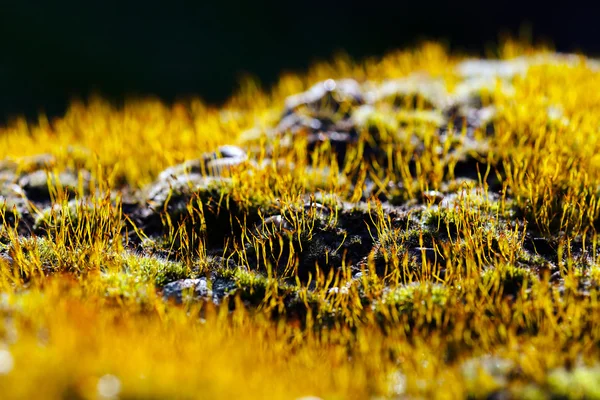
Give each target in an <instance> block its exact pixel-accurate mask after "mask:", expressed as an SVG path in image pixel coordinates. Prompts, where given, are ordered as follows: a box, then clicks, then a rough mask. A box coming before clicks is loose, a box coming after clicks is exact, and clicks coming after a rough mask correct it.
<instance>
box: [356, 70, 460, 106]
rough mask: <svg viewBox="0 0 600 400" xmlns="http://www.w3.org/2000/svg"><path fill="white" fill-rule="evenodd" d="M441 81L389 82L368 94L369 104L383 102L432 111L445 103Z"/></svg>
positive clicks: (427, 79)
mask: <svg viewBox="0 0 600 400" xmlns="http://www.w3.org/2000/svg"><path fill="white" fill-rule="evenodd" d="M447 97H448V95H447V93H446V88H445V85H444V83H443V81H440V80H433V79H430V78H424V77H420V76H411V77H407V78H402V79H396V80H389V81H386V82H384V83H382V84H381V85H379V86H378V87H376V88H375V89H374V90H372V91H371V92H369V94H368V96H367V99H368V102H369V103H379V102H385V103H388V104H393V105H394V106H395V107H398V108H403V109H409V110H414V109H420V110H432V109H438V108H443V107H444V106H445V105H446V103H447Z"/></svg>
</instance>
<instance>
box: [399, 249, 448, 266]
mask: <svg viewBox="0 0 600 400" xmlns="http://www.w3.org/2000/svg"><path fill="white" fill-rule="evenodd" d="M408 253H409V255H410V256H412V257H413V258H414V259H415V262H416V264H417V265H423V264H424V263H425V262H427V263H428V264H429V265H430V266H432V265H437V264H438V263H440V262H441V261H443V260H444V257H443V256H442V255H441V254H439V253H438V252H437V251H436V250H435V249H434V248H432V247H413V248H412V249H410V250H409V252H408Z"/></svg>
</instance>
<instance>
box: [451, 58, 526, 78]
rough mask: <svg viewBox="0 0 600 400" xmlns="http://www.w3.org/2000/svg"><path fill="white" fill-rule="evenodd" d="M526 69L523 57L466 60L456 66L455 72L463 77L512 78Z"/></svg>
mask: <svg viewBox="0 0 600 400" xmlns="http://www.w3.org/2000/svg"><path fill="white" fill-rule="evenodd" d="M527 69H528V63H527V60H525V59H523V58H517V59H514V60H467V61H463V62H461V63H459V64H458V65H457V66H456V72H457V73H458V74H459V75H460V76H462V77H463V78H465V79H469V78H503V79H512V78H514V77H515V76H516V75H519V74H524V73H525V72H527Z"/></svg>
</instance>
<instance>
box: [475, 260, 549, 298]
mask: <svg viewBox="0 0 600 400" xmlns="http://www.w3.org/2000/svg"><path fill="white" fill-rule="evenodd" d="M537 281H538V278H537V276H536V275H535V273H533V272H532V271H530V270H528V269H525V268H520V267H515V266H512V265H498V266H496V267H493V268H488V269H486V270H485V271H483V273H482V275H481V284H482V285H483V287H484V288H485V290H486V291H487V292H488V293H490V294H492V293H494V294H495V293H501V294H503V295H505V296H516V295H518V294H519V292H520V291H521V288H522V287H523V285H524V284H525V283H527V285H528V286H529V287H530V288H531V285H532V284H534V283H535V282H537Z"/></svg>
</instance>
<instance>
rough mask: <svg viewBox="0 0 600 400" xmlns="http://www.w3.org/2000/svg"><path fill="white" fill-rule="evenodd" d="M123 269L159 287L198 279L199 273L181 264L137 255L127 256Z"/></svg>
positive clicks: (124, 258)
mask: <svg viewBox="0 0 600 400" xmlns="http://www.w3.org/2000/svg"><path fill="white" fill-rule="evenodd" d="M123 267H124V270H125V271H128V272H129V273H131V274H134V275H137V276H138V277H139V278H140V280H141V281H142V282H152V283H153V284H154V285H156V286H157V287H161V286H164V285H165V284H167V283H169V282H173V281H176V280H179V279H185V278H196V277H197V271H196V272H195V271H192V270H190V268H188V267H186V266H185V265H184V264H182V263H180V262H175V261H168V260H164V259H161V258H158V257H146V256H140V255H136V254H127V255H125V256H124V257H123Z"/></svg>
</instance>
